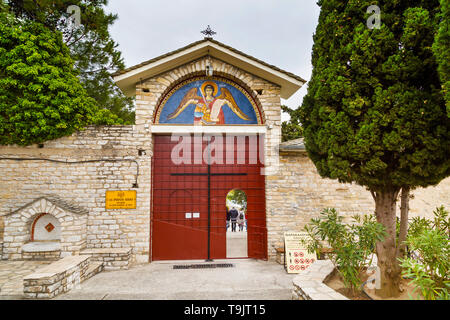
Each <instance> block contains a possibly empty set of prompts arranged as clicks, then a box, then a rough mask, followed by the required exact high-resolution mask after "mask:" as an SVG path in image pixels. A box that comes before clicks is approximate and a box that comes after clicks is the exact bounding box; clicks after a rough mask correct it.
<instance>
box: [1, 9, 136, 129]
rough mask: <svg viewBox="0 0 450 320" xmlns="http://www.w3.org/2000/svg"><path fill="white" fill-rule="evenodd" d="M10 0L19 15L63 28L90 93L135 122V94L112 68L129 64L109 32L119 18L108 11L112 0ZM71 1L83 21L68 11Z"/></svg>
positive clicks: (22, 17)
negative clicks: (115, 76)
mask: <svg viewBox="0 0 450 320" xmlns="http://www.w3.org/2000/svg"><path fill="white" fill-rule="evenodd" d="M2 1H3V0H2ZM6 1H7V3H8V4H9V6H10V8H11V10H12V11H13V12H14V13H15V15H16V16H17V17H18V18H20V19H23V20H31V21H35V22H38V23H41V24H43V25H44V26H45V27H47V28H49V29H50V30H53V31H60V32H62V34H63V39H64V42H65V43H66V45H67V46H68V47H69V48H70V54H71V57H72V59H73V60H74V62H75V68H76V69H77V70H78V71H79V75H78V77H79V78H80V79H81V82H82V84H83V86H84V88H85V89H86V91H87V93H88V95H89V96H90V97H92V98H94V99H95V100H96V101H97V103H98V104H99V105H100V106H102V107H103V108H107V109H109V110H111V111H112V112H113V113H114V114H116V115H117V116H119V117H120V118H121V119H123V120H124V121H125V123H126V124H131V123H134V111H133V110H134V100H133V98H129V97H126V96H125V95H124V94H123V93H122V92H121V91H120V89H119V88H118V87H117V86H116V84H115V83H114V82H113V80H112V78H111V76H110V74H111V72H113V71H116V70H118V69H123V68H125V65H124V62H123V58H122V56H121V53H120V51H118V50H117V46H118V45H117V43H115V42H114V40H112V38H111V35H110V34H109V30H108V28H109V27H110V26H111V25H112V24H113V23H114V22H115V21H116V19H117V15H115V14H107V13H106V12H105V10H104V7H105V6H106V5H107V4H108V0H6ZM71 5H75V6H78V7H79V8H80V25H76V24H75V23H74V21H73V19H72V18H71V17H72V15H73V13H72V12H69V13H68V12H67V9H68V7H69V6H71Z"/></svg>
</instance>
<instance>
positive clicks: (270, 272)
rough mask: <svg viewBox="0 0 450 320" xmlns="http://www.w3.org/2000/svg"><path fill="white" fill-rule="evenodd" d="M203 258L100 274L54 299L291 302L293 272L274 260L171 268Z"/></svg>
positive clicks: (240, 260)
mask: <svg viewBox="0 0 450 320" xmlns="http://www.w3.org/2000/svg"><path fill="white" fill-rule="evenodd" d="M192 263H201V264H203V263H205V262H204V261H195V262H194V261H176V262H153V263H151V264H145V265H139V266H135V267H132V268H131V269H130V270H123V271H111V272H105V271H103V272H102V273H99V274H97V275H96V276H94V277H93V278H91V279H88V280H86V281H85V282H83V283H82V284H81V285H79V286H78V287H77V288H75V289H72V291H70V292H68V293H66V294H63V295H60V296H58V297H56V298H55V299H56V300H100V299H103V300H122V299H123V300H129V299H134V300H143V299H146V300H151V299H159V300H197V299H202V300H211V299H212V300H251V299H257V300H291V298H292V289H293V284H292V280H293V277H295V275H292V274H287V273H286V272H285V270H284V268H283V266H281V265H279V264H277V263H275V262H267V261H260V260H253V259H228V260H216V261H214V262H213V263H233V264H234V265H235V266H234V267H233V268H215V269H175V270H174V269H173V265H174V264H192Z"/></svg>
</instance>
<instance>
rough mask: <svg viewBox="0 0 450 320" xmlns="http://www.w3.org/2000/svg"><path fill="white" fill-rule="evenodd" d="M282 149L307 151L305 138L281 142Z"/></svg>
mask: <svg viewBox="0 0 450 320" xmlns="http://www.w3.org/2000/svg"><path fill="white" fill-rule="evenodd" d="M280 151H285V152H286V151H294V152H295V151H306V148H305V144H304V141H303V138H299V139H294V140H289V141H286V142H282V143H280Z"/></svg>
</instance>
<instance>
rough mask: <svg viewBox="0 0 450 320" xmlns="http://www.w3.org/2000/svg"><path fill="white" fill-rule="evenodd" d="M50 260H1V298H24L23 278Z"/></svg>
mask: <svg viewBox="0 0 450 320" xmlns="http://www.w3.org/2000/svg"><path fill="white" fill-rule="evenodd" d="M50 263H51V262H50V261H0V300H7V299H23V278H24V277H25V276H27V275H29V274H31V273H33V272H34V271H35V270H37V269H38V268H40V267H42V266H44V265H47V264H50Z"/></svg>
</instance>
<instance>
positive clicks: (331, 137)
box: [298, 0, 450, 297]
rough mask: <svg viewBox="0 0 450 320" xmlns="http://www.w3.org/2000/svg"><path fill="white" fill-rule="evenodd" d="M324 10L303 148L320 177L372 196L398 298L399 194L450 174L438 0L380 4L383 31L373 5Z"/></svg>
mask: <svg viewBox="0 0 450 320" xmlns="http://www.w3.org/2000/svg"><path fill="white" fill-rule="evenodd" d="M318 4H319V6H320V7H321V13H320V17H319V23H318V26H317V29H316V33H315V35H314V45H313V53H312V64H313V73H312V78H311V80H310V82H309V85H308V93H307V95H306V96H305V98H304V100H303V104H302V106H301V107H300V108H299V111H298V112H299V119H300V122H301V124H302V126H303V129H304V138H305V146H306V149H307V151H308V154H309V156H310V158H311V159H312V161H313V162H314V164H315V166H316V168H317V170H318V172H319V174H320V175H321V176H322V177H328V178H332V179H338V180H339V181H340V182H342V183H352V182H355V183H357V184H359V185H363V186H366V187H367V188H368V189H369V190H370V192H371V194H372V196H373V198H374V200H375V214H376V217H377V221H378V222H379V223H381V224H383V225H384V227H385V230H386V232H387V236H386V237H385V238H384V240H383V241H379V242H378V243H377V255H378V266H379V267H380V271H381V286H382V288H381V289H380V290H378V294H379V295H381V296H384V297H388V296H396V295H398V294H399V284H400V275H401V268H400V265H399V262H398V260H397V258H398V256H399V252H401V250H398V248H397V244H396V223H395V222H396V219H395V218H396V212H395V207H396V201H397V196H398V194H399V192H400V190H402V189H406V191H407V192H406V193H405V194H406V195H407V194H408V192H409V190H410V189H414V188H415V187H419V186H420V187H427V186H429V185H436V184H438V183H439V182H440V181H441V180H442V179H444V178H445V177H447V176H449V175H450V158H449V157H448V155H449V154H450V132H449V128H450V120H449V118H448V117H447V113H446V106H445V101H444V97H443V94H442V90H441V89H442V87H441V83H440V79H439V75H438V71H437V68H438V67H437V63H436V59H435V56H434V55H433V51H432V49H431V48H432V45H433V42H434V35H435V33H436V32H437V29H438V26H439V15H438V13H439V12H440V6H439V1H438V0H434V1H430V0H413V1H411V0H409V1H406V0H396V1H378V3H377V5H378V6H379V7H380V9H381V13H382V15H381V26H380V28H378V29H377V28H375V29H370V28H368V26H367V24H366V22H367V20H368V18H369V17H370V14H368V13H367V8H368V7H369V6H370V5H372V4H373V1H363V0H359V1H357V0H355V1H339V0H319V2H318ZM402 234H404V233H402ZM399 243H401V241H400V242H399Z"/></svg>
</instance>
